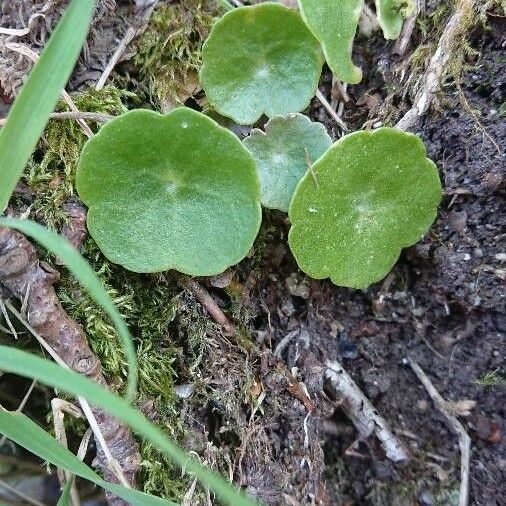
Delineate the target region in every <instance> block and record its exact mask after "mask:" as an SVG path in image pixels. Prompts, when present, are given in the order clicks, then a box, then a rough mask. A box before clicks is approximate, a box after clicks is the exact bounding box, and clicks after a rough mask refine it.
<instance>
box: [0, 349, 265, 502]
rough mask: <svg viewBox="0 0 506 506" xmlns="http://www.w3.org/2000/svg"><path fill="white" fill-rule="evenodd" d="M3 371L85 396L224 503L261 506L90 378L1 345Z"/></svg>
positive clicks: (0, 358) (0, 361) (0, 363)
mask: <svg viewBox="0 0 506 506" xmlns="http://www.w3.org/2000/svg"><path fill="white" fill-rule="evenodd" d="M0 370H2V371H5V372H10V373H14V374H18V375H20V376H23V377H26V378H32V379H35V380H37V381H38V382H40V383H43V384H46V385H49V386H51V387H53V388H58V389H60V390H62V391H64V392H67V393H68V394H71V395H75V396H77V395H80V396H82V397H84V398H85V399H86V400H87V401H88V402H89V403H90V404H92V405H94V406H97V407H100V408H102V409H103V410H104V411H107V412H108V413H110V414H111V415H113V416H115V417H116V418H118V419H119V420H121V421H122V422H124V423H126V424H127V425H128V426H130V428H131V429H132V430H133V431H134V432H136V433H137V434H138V435H139V436H142V437H144V438H145V439H146V440H148V441H150V442H151V443H152V444H153V445H154V446H155V447H156V448H159V450H160V451H161V452H163V453H165V455H167V456H168V457H169V458H170V459H171V460H172V461H173V462H174V463H176V464H177V465H179V466H180V467H181V468H183V469H185V470H186V471H188V472H190V473H192V474H193V475H194V476H195V477H196V478H197V479H198V480H199V481H200V482H201V483H202V484H203V485H204V486H207V487H209V488H210V489H211V490H212V491H213V492H214V493H215V494H216V496H217V497H218V498H219V499H221V500H222V501H223V502H224V503H225V504H228V505H229V506H258V505H257V504H256V503H255V502H254V501H252V500H251V499H249V498H247V497H245V496H244V495H243V494H242V493H241V492H239V491H238V490H237V489H235V488H234V487H233V486H232V485H231V484H230V483H228V482H226V481H225V480H224V479H223V478H221V477H220V476H218V475H217V474H215V473H213V472H211V471H209V470H207V469H206V468H205V467H203V466H202V465H200V464H199V463H198V462H197V461H196V460H195V459H193V458H192V457H190V456H189V455H187V454H186V453H185V452H184V451H183V450H181V449H180V448H179V447H178V446H177V445H175V444H174V443H173V442H172V441H171V440H170V439H168V438H167V437H166V436H165V435H164V434H163V432H161V431H160V430H159V429H158V428H157V427H156V426H155V425H153V424H152V423H151V422H150V421H149V420H148V419H147V418H146V417H145V416H144V415H143V414H142V413H140V412H139V411H137V410H135V409H133V408H132V407H131V406H130V405H129V404H128V403H127V402H126V401H125V400H124V399H122V398H121V397H118V396H116V395H114V394H112V393H111V392H109V391H108V390H106V389H105V388H103V387H101V386H100V385H97V384H95V383H93V382H92V381H90V380H89V379H87V378H85V377H83V376H80V375H79V374H77V373H75V372H73V371H70V370H66V369H63V368H61V367H59V366H58V365H56V364H54V363H52V362H50V361H48V360H44V359H42V358H39V357H37V356H35V355H32V354H30V353H27V352H25V351H22V350H17V349H15V348H10V347H8V346H0Z"/></svg>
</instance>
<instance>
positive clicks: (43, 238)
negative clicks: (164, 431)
mask: <svg viewBox="0 0 506 506" xmlns="http://www.w3.org/2000/svg"><path fill="white" fill-rule="evenodd" d="M0 227H7V228H14V229H16V230H19V231H20V232H22V233H23V234H25V235H28V236H30V237H32V238H33V239H35V240H36V241H37V242H38V243H40V244H41V245H42V246H44V248H46V249H47V250H49V251H51V252H52V253H54V254H55V255H58V257H60V258H61V260H62V261H63V262H64V263H65V265H66V266H67V267H68V268H69V270H70V271H71V272H72V274H74V276H75V277H76V278H77V279H78V280H79V281H80V283H81V284H82V285H83V286H84V287H85V288H86V290H87V291H88V292H89V294H90V295H91V296H92V297H93V298H94V299H95V301H96V302H97V303H98V304H99V305H100V306H101V307H102V308H103V309H104V310H105V311H106V312H107V313H108V314H109V316H110V317H111V320H112V322H113V323H114V326H115V328H116V330H117V331H118V334H119V336H120V338H121V340H122V342H123V346H124V347H125V351H126V357H127V361H128V368H129V371H128V387H127V398H128V399H130V400H131V399H133V398H134V396H135V393H136V390H137V380H138V372H137V355H136V353H135V348H134V345H133V341H132V336H131V335H130V332H129V330H128V327H127V326H126V324H125V321H124V320H123V317H122V316H121V314H120V313H119V311H118V310H117V309H116V306H115V305H114V302H113V301H112V300H111V298H110V297H109V295H108V294H107V292H106V291H105V289H104V287H103V285H102V283H101V282H100V280H99V279H98V278H97V275H96V274H95V272H94V271H93V269H92V268H91V267H90V266H89V264H88V262H86V260H85V259H84V258H83V257H82V256H81V255H80V254H79V253H78V252H77V250H76V249H75V248H74V247H73V246H72V245H71V244H70V243H69V242H68V241H67V240H65V239H64V238H63V237H60V236H59V235H57V234H55V233H54V232H51V231H50V230H48V229H46V228H44V227H42V226H41V225H39V224H37V223H35V222H33V221H30V220H18V219H14V218H0Z"/></svg>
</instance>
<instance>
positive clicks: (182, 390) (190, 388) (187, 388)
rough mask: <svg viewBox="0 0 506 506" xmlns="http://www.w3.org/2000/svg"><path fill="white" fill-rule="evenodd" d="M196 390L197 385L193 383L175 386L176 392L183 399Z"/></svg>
mask: <svg viewBox="0 0 506 506" xmlns="http://www.w3.org/2000/svg"><path fill="white" fill-rule="evenodd" d="M194 391H195V387H194V385H193V384H191V383H185V384H183V385H176V386H175V387H174V392H176V395H177V396H178V397H180V398H181V399H188V398H189V397H191V396H192V395H193V392H194Z"/></svg>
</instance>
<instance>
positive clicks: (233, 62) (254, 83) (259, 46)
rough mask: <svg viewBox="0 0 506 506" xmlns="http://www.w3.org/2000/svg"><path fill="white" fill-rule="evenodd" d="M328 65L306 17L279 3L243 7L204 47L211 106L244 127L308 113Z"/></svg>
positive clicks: (220, 24) (225, 19) (202, 73)
mask: <svg viewBox="0 0 506 506" xmlns="http://www.w3.org/2000/svg"><path fill="white" fill-rule="evenodd" d="M322 65H323V56H322V54H321V48H320V45H319V43H318V41H317V40H316V39H315V38H314V37H313V35H312V34H311V32H310V31H309V29H308V28H307V27H306V25H305V24H304V22H303V21H302V19H301V17H300V15H299V14H298V13H297V12H295V11H294V10H292V9H288V8H287V7H284V6H282V5H279V4H275V3H262V4H259V5H255V6H252V7H239V8H238V9H234V10H232V11H230V12H227V13H226V14H225V15H224V16H223V18H222V19H220V20H219V21H218V22H217V23H216V24H215V25H214V27H213V29H212V31H211V34H210V36H209V38H208V39H207V40H206V42H205V43H204V46H203V49H202V68H201V71H200V82H201V85H202V88H203V89H204V90H205V92H206V96H207V98H208V100H209V102H210V104H211V105H212V106H213V107H214V108H215V109H216V110H217V111H218V112H219V113H220V114H222V115H223V116H227V117H230V118H232V119H233V120H234V121H236V122H237V123H240V124H244V125H251V124H253V123H255V122H256V121H257V120H258V119H259V118H260V116H262V114H266V115H267V116H269V117H272V116H276V115H284V114H288V113H292V112H299V111H302V110H303V109H305V108H306V107H307V106H308V105H309V102H310V101H311V99H312V98H313V97H314V95H315V93H316V89H317V86H318V80H319V78H320V74H321V70H322Z"/></svg>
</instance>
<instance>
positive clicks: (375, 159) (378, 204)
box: [288, 128, 441, 288]
mask: <svg viewBox="0 0 506 506" xmlns="http://www.w3.org/2000/svg"><path fill="white" fill-rule="evenodd" d="M440 201H441V183H440V181H439V176H438V171H437V168H436V166H435V164H434V163H433V162H432V161H431V160H429V159H428V158H427V157H426V150H425V146H424V145H423V143H422V141H421V140H420V139H419V138H418V137H416V136H415V135H412V134H409V133H405V132H402V131H400V130H396V129H393V128H381V129H379V130H376V131H373V132H355V133H352V134H350V135H347V136H346V137H344V138H343V139H341V140H339V141H338V142H336V143H335V144H334V146H333V147H332V148H330V150H329V151H327V153H326V154H325V155H323V156H322V157H321V158H320V159H319V160H318V161H317V162H316V163H315V164H314V165H313V169H312V171H311V173H308V174H306V175H305V176H304V178H303V179H302V180H301V181H300V183H299V185H298V186H297V189H296V190H295V194H294V196H293V200H292V202H291V204H290V210H289V217H290V221H291V223H292V228H291V230H290V233H289V237H288V240H289V244H290V248H291V250H292V252H293V254H294V255H295V258H296V260H297V263H298V264H299V267H300V268H301V269H302V270H303V271H304V272H305V273H306V274H308V275H309V276H311V277H313V278H316V279H323V278H328V277H330V279H331V280H332V282H333V283H335V284H336V285H340V286H347V287H351V288H364V287H367V286H368V285H370V284H371V283H374V282H376V281H379V280H380V279H382V278H383V277H384V276H385V275H386V274H387V273H388V272H389V270H390V269H391V267H392V266H393V265H394V263H395V262H396V260H397V259H398V257H399V254H400V252H401V249H402V248H405V247H407V246H410V245H412V244H414V243H416V242H418V241H419V240H420V239H421V238H422V236H423V234H424V233H425V232H426V231H427V230H428V229H429V227H430V225H431V224H432V222H433V221H434V219H435V217H436V212H437V207H438V205H439V202H440Z"/></svg>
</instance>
